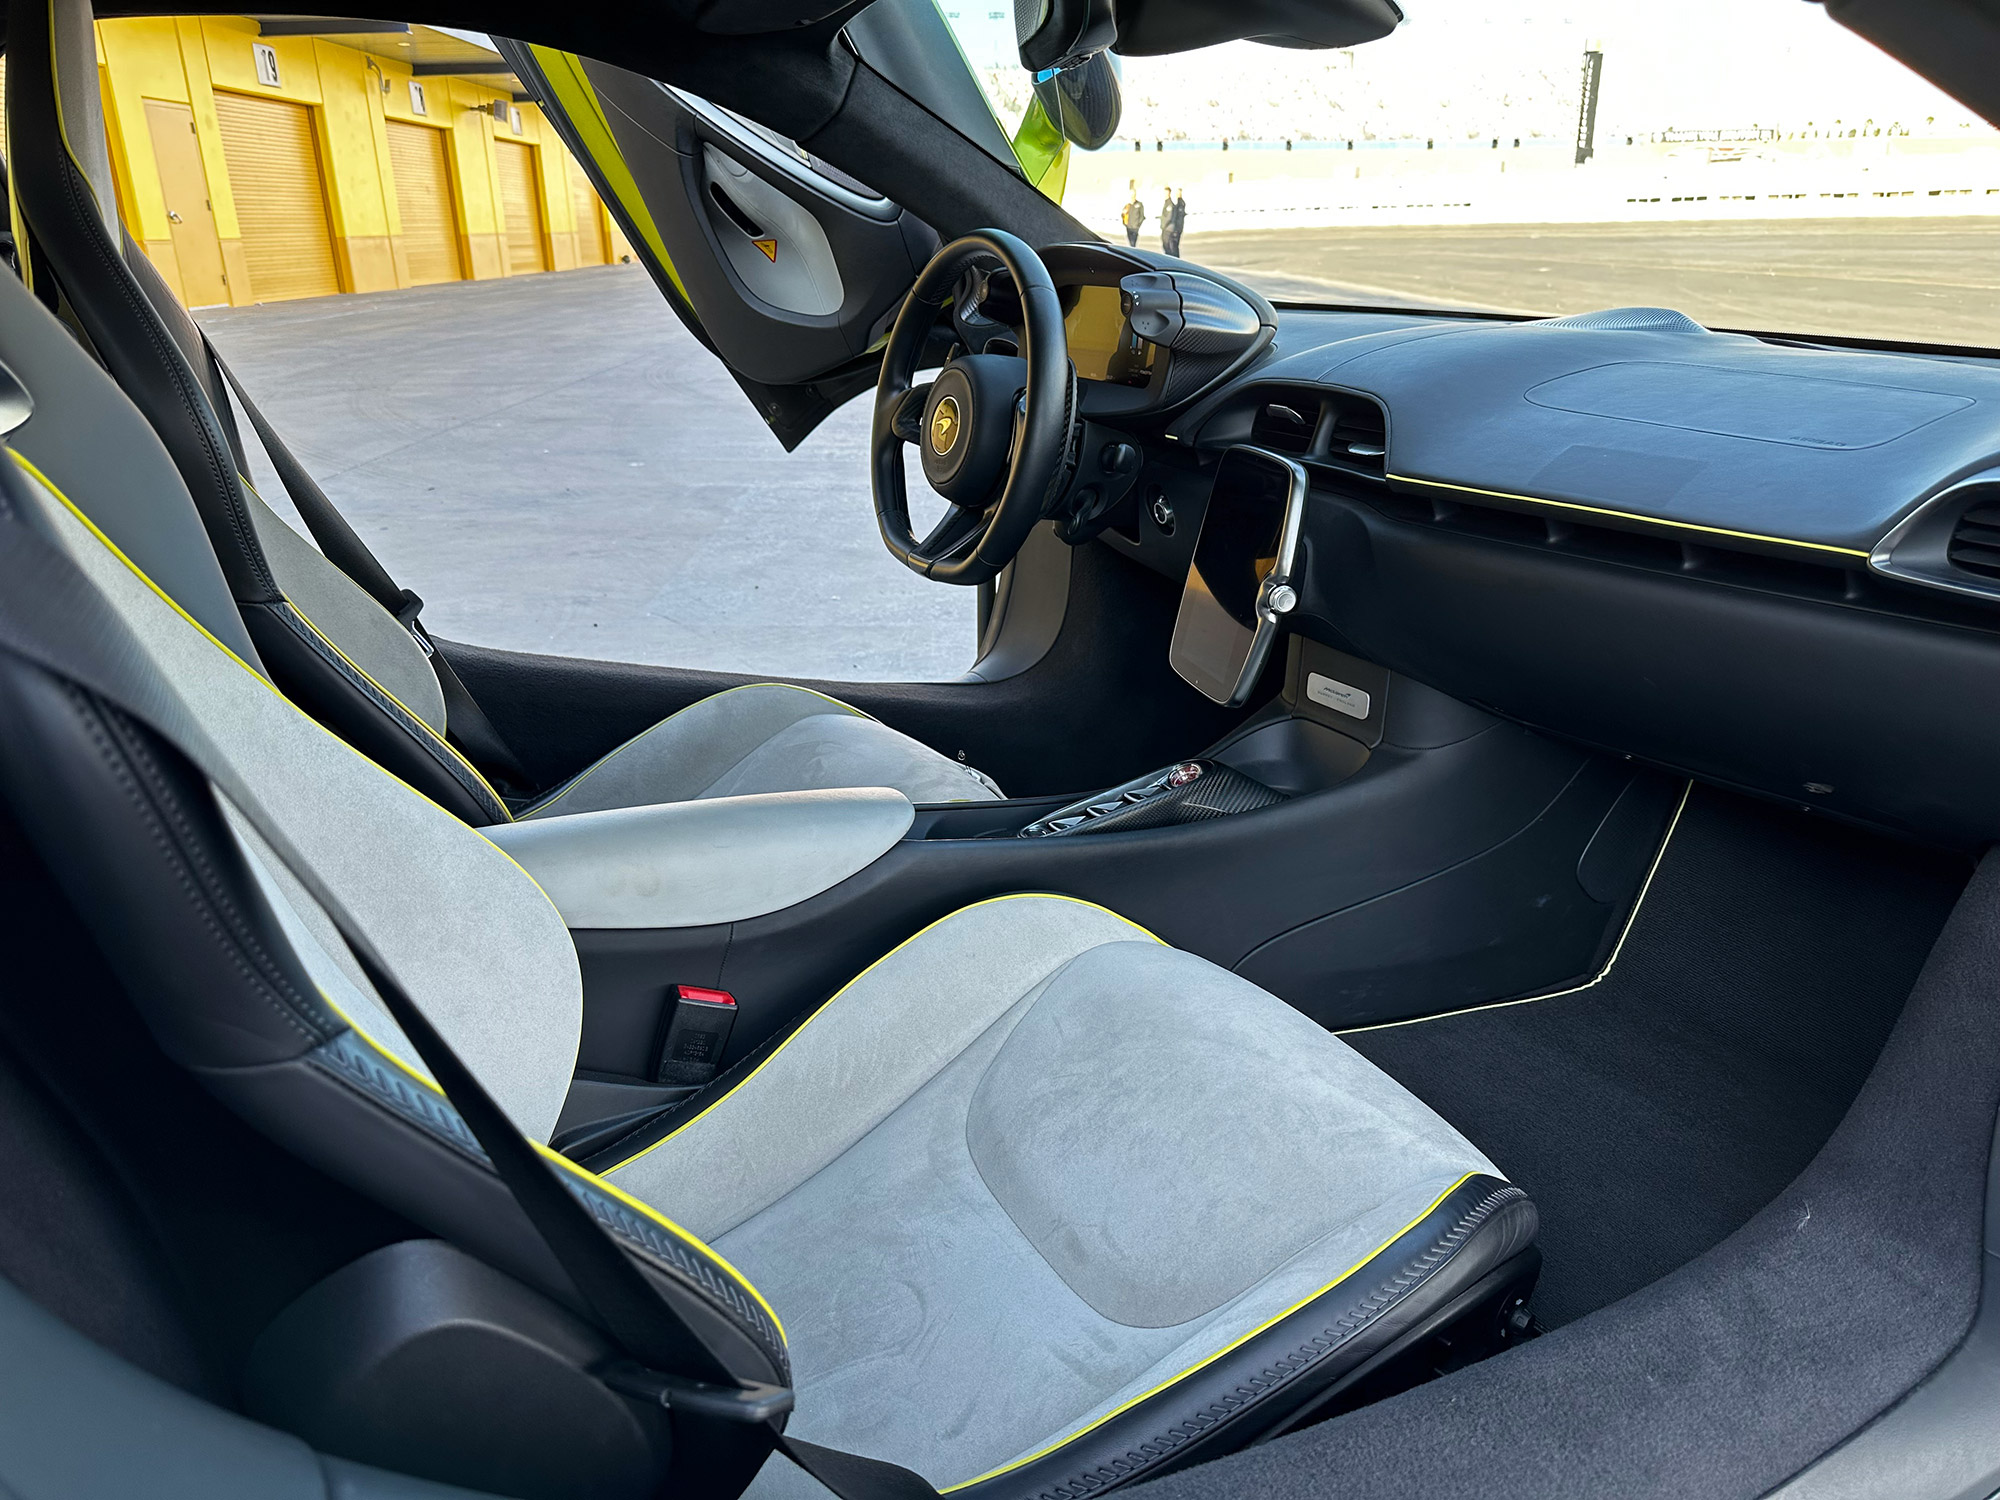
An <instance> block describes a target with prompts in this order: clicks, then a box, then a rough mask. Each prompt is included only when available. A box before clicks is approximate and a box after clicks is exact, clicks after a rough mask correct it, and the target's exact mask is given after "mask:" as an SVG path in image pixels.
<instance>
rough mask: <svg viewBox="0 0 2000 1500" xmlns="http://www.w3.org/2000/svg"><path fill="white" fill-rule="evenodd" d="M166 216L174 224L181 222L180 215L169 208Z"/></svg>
mask: <svg viewBox="0 0 2000 1500" xmlns="http://www.w3.org/2000/svg"><path fill="white" fill-rule="evenodd" d="M167 218H168V219H169V220H171V221H172V222H173V223H175V224H178V223H180V222H181V216H180V215H179V214H177V213H175V212H174V211H173V210H172V209H171V208H170V209H168V210H167Z"/></svg>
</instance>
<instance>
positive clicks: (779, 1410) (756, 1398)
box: [601, 1359, 792, 1426]
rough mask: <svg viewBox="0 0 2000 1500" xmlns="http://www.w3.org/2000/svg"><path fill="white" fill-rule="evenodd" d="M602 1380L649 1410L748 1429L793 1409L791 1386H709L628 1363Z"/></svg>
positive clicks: (617, 1366) (615, 1367) (610, 1369)
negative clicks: (657, 1408)
mask: <svg viewBox="0 0 2000 1500" xmlns="http://www.w3.org/2000/svg"><path fill="white" fill-rule="evenodd" d="M601 1378H602V1380H603V1381H604V1383H605V1384H606V1385H607V1386H609V1387H610V1388H611V1389H612V1390H614V1391H616V1392H618V1394H619V1395H621V1396H630V1397H631V1398H632V1399H633V1400H635V1401H640V1402H643V1403H644V1404H646V1405H647V1406H659V1407H662V1408H664V1409H665V1410H667V1411H680V1412H686V1413H688V1414H689V1415H690V1416H698V1417H712V1418H714V1419H716V1420H718V1421H723V1422H741V1423H743V1424H744V1425H745V1426H751V1425H754V1424H756V1423H761V1422H769V1421H771V1420H773V1419H774V1418H777V1417H782V1416H785V1415H786V1414H787V1413H789V1412H790V1411H791V1409H792V1391H791V1387H790V1386H783V1385H763V1384H761V1383H759V1382H757V1381H751V1382H748V1383H747V1384H744V1385H708V1384H706V1383H704V1382H702V1381H699V1380H686V1379H683V1378H682V1377H681V1376H679V1375H668V1374H664V1373H662V1372H661V1371H659V1370H649V1369H647V1368H646V1366H644V1365H642V1364H639V1363H637V1362H636V1361H634V1360H629V1359H621V1360H619V1361H618V1362H617V1363H616V1364H613V1365H609V1366H607V1367H606V1368H605V1370H604V1372H603V1374H602V1376H601Z"/></svg>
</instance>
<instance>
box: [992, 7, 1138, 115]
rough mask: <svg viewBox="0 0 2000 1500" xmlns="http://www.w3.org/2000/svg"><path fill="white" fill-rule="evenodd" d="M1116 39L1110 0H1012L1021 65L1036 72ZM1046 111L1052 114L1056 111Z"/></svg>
mask: <svg viewBox="0 0 2000 1500" xmlns="http://www.w3.org/2000/svg"><path fill="white" fill-rule="evenodd" d="M1117 39H1118V18H1117V15H1116V13H1115V12H1114V11H1113V10H1112V0H1014V40H1015V42H1016V43H1017V44H1018V45H1019V46H1020V49H1021V66H1022V67H1024V68H1026V69H1027V70H1028V71H1029V72H1030V73H1033V74H1036V75H1037V76H1039V75H1041V74H1042V73H1045V72H1047V71H1049V70H1050V69H1052V68H1068V67H1074V66H1075V65H1076V64H1078V63H1080V62H1082V61H1083V60H1084V59H1085V58H1087V57H1090V56H1091V55H1092V54H1094V53H1098V52H1102V51H1103V50H1104V49H1105V48H1106V47H1109V46H1110V45H1111V44H1112V43H1113V42H1115V41H1116V40H1117ZM1049 113H1050V114H1051V115H1052V116H1053V115H1054V113H1055V111H1053V110H1051V111H1049Z"/></svg>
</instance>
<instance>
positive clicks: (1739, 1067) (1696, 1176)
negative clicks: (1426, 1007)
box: [1346, 790, 1970, 1327]
mask: <svg viewBox="0 0 2000 1500" xmlns="http://www.w3.org/2000/svg"><path fill="white" fill-rule="evenodd" d="M1969 873H1970V864H1969V862H1968V861H1966V860H1963V859H1958V858H1954V857H1950V856H1945V855H1937V854H1931V853H1928V852H1925V851H1921V850H1915V849H1912V848H1910V847H1908V846H1906V845H1901V844H1896V843H1892V842H1890V841H1888V840H1885V839H1877V838H1873V837H1871V836H1869V835H1867V834H1863V833H1859V832H1856V831H1853V830H1851V829H1847V828H1844V827H1840V826H1837V825H1834V824H1832V823H1829V822H1828V821H1826V820H1825V819H1820V818H1813V817H1809V816H1806V815H1804V814H1801V813H1795V812H1790V811H1787V810H1784V809H1781V808H1774V807H1769V806H1766V805H1764V804H1761V803H1757V802H1752V801H1749V800H1747V799H1743V798H1738V797H1732V796H1729V795H1726V794H1723V793H1718V792H1712V791H1707V790H1697V791H1696V792H1695V794H1694V795H1693V797H1692V798H1691V799H1690V800H1689V802H1688V804H1687V807H1686V809H1685V810H1684V812H1683V813H1682V816H1681V819H1680V822H1679V824H1678V825H1677V826H1676V828H1675V830H1674V834H1673V837H1672V839H1671V840H1670V842H1669V844H1668V847H1667V850H1666V853H1665V855H1664V857H1663V858H1662V859H1661V861H1660V865H1659V868H1658V870H1657V872H1656V874H1655V875H1654V878H1653V882H1652V885H1651V887H1650V888H1649V889H1648V891H1647V894H1646V898H1645V901H1644V903H1643V904H1642V906H1641V908H1640V910H1639V913H1638V916H1637V918H1636V919H1635V920H1634V922H1633V924H1632V927H1631V930H1630V932H1629V933H1628V934H1627V935H1626V939H1625V943H1624V946H1623V948H1622V949H1621V950H1620V952H1619V955H1618V958H1617V961H1616V963H1615V964H1614V965H1613V966H1612V970H1611V972H1610V974H1609V975H1608V976H1607V977H1606V978H1605V979H1604V980H1603V981H1602V982H1601V983H1599V984H1596V985H1594V986H1592V987H1590V988H1588V989H1585V990H1582V991H1579V992H1577V993H1575V994H1571V995H1566V996H1561V997H1559V998H1555V999H1550V1000H1543V1001H1535V1002H1532V1003H1529V1004H1525V1005H1516V1006H1510V1007H1506V1008H1502V1009H1494V1010H1485V1011H1476V1012H1472V1013H1469V1014H1464V1015H1458V1016H1449V1017H1444V1018H1440V1019H1436V1020H1430V1021H1422V1022H1417V1023H1413V1024H1407V1025H1402V1026H1395V1027H1389V1028H1384V1029H1380V1030H1374V1031H1362V1032H1351V1033H1348V1034H1347V1037H1346V1040H1347V1041H1349V1042H1350V1043H1352V1044H1353V1045H1354V1046H1355V1047H1356V1048H1357V1049H1358V1050H1359V1051H1360V1052H1362V1053H1363V1054H1364V1055H1365V1056H1367V1057H1368V1058H1370V1059H1371V1060H1372V1061H1374V1062H1375V1063H1376V1064H1377V1065H1378V1066H1380V1067H1381V1068H1383V1069H1385V1070H1386V1071H1387V1072H1389V1073H1390V1074H1391V1075H1392V1076H1394V1077H1395V1078H1397V1079H1399V1080H1400V1081H1401V1082H1402V1083H1403V1084H1404V1085H1405V1086H1406V1087H1408V1088H1409V1089H1411V1090H1412V1091H1414V1092H1415V1093H1416V1094H1417V1095H1418V1096H1419V1097H1420V1098H1422V1099H1423V1100H1424V1101H1425V1102H1426V1103H1428V1104H1430V1105H1431V1107H1432V1108H1434V1109H1436V1110H1437V1111H1438V1113H1440V1114H1441V1115H1443V1116H1444V1117H1445V1118H1446V1119H1447V1120H1450V1121H1451V1122H1452V1123H1453V1124H1454V1125H1456V1126H1457V1127H1458V1128H1459V1129H1460V1130H1461V1131H1462V1132H1464V1134H1465V1135H1466V1136H1467V1137H1468V1138H1469V1139H1470V1140H1471V1141H1472V1142H1473V1143H1474V1144H1475V1145H1477V1146H1478V1147H1479V1148H1480V1149H1481V1150H1483V1151H1485V1152H1486V1154H1487V1155H1488V1156H1489V1157H1491V1158H1492V1159H1493V1161H1494V1162H1495V1164H1496V1165H1498V1166H1499V1168H1500V1169H1501V1171H1503V1172H1505V1173H1506V1174H1507V1176H1508V1177H1509V1178H1510V1179H1511V1180H1513V1181H1515V1182H1517V1183H1519V1184H1520V1185H1521V1186H1522V1187H1523V1188H1525V1189H1526V1190H1527V1192H1528V1194H1529V1196H1530V1197H1532V1198H1533V1199H1534V1201H1535V1204H1536V1206H1537V1208H1538V1209H1539V1210H1540V1212H1541V1217H1542V1228H1541V1234H1540V1239H1539V1243H1540V1245H1541V1247H1542V1253H1543V1256H1544V1269H1543V1273H1542V1282H1541V1286H1540V1289H1539V1291H1538V1292H1537V1295H1536V1298H1535V1308H1536V1312H1537V1315H1538V1316H1539V1317H1540V1319H1541V1320H1542V1322H1543V1323H1544V1324H1545V1325H1547V1326H1550V1327H1554V1326H1556V1325H1559V1324H1562V1323H1566V1322H1569V1321H1571V1320H1573V1319H1575V1318H1579V1317H1581V1316H1583V1315H1584V1314H1585V1313H1588V1312H1590V1311H1592V1310H1594V1309H1596V1308H1599V1307H1603V1306H1605V1305H1606V1304H1608V1303H1611V1302H1613V1301H1616V1300H1617V1299H1618V1298H1620V1297H1623V1296H1625V1295H1626V1294H1627V1293H1629V1292H1632V1291H1634V1290H1636V1289H1637V1288H1639V1287H1641V1286H1643V1285H1645V1284H1646V1283H1647V1282H1650V1281H1653V1280H1656V1279H1657V1278H1659V1277H1661V1276H1663V1275H1665V1274H1666V1273H1667V1272H1669V1271H1671V1270H1673V1269H1674V1268H1675V1267H1677V1266H1680V1265H1682V1264H1685V1263H1686V1262H1687V1261H1689V1260H1692V1259H1693V1258H1694V1257H1695V1256H1697V1255H1699V1254H1700V1253H1701V1252H1702V1251H1704V1250H1706V1249H1708V1248H1709V1247H1710V1246H1712V1245H1715V1244H1717V1243H1719V1242H1720V1241H1721V1240H1722V1239H1723V1238H1725V1237H1726V1236H1727V1235H1729V1234H1730V1233H1731V1232H1733V1231H1734V1230H1735V1229H1737V1228H1738V1227H1739V1226H1740V1225H1742V1224H1744V1223H1745V1222H1747V1221H1748V1220H1749V1219H1750V1217H1751V1215H1753V1214H1754V1213H1755V1212H1756V1211H1757V1210H1758V1209H1759V1208H1761V1207H1762V1206H1763V1205H1764V1204H1765V1203H1767V1202H1769V1201H1770V1200H1771V1199H1772V1198H1774V1197H1775V1196H1776V1195H1777V1194H1778V1192H1779V1191H1780V1190H1781V1189H1782V1188H1783V1187H1784V1186H1785V1185H1786V1183H1788V1182H1790V1181H1791V1179H1792V1178H1793V1177H1795V1176H1797V1175H1798V1173H1799V1172H1800V1171H1801V1170H1802V1169H1803V1168H1804V1167H1805V1165H1806V1163H1807V1162H1808V1161H1809V1160H1811V1158H1812V1156H1813V1154H1814V1153H1815V1152H1816V1151H1818V1149H1819V1148H1820V1146H1821V1145H1822V1144H1823V1143H1824V1142H1825V1141H1826V1139H1827V1137H1828V1136H1829V1135H1831V1134H1832V1132H1833V1128H1834V1126H1835V1125H1836V1124H1838V1123H1839V1121H1840V1118H1841V1116H1842V1115H1843V1114H1844V1113H1845V1112H1846V1110H1847V1107H1848V1105H1849V1104H1850V1103H1851V1102H1852V1101H1853V1099H1854V1096H1855V1094H1856V1092H1857V1091H1858V1090H1859V1089H1860V1087H1861V1083H1862V1080H1863V1079H1864V1078H1866V1077H1867V1075H1868V1070H1869V1069H1870V1067H1872V1066H1873V1064H1874V1062H1875V1059H1876V1056H1877V1054H1878V1053H1880V1051H1881V1050H1882V1044H1883V1041H1884V1039H1885V1038H1886V1037H1887V1036H1888V1034H1889V1029H1890V1027H1892V1026H1893V1025H1894V1024H1895V1021H1896V1017H1897V1016H1898V1014H1899V1013H1900V1012H1901V1010H1902V1007H1903V1001H1904V997H1905V996H1906V995H1907V994H1908V993H1909V991H1910V987H1911V984H1912V983H1913V982H1914V981H1915V979H1916V976H1917V971H1918V969H1919V968H1920V967H1921V966H1922V964H1923V961H1924V957H1925V955H1926V954H1927V953H1928V952H1929V951H1930V948H1931V944H1932V942H1933V941H1934V940H1935V939H1936V937H1937V935H1938V932H1939V930H1940V928H1942V926H1943V925H1944V921H1945V917H1946V916H1947V914H1948V913H1949V912H1950V910H1951V907H1952V902H1953V900H1954V899H1955V898H1956V897H1957V895H1958V893H1959V891H1960V889H1961V888H1962V887H1963V885H1964V883H1965V880H1966V877H1967V875H1968V874H1969Z"/></svg>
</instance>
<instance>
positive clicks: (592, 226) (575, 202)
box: [569, 161, 611, 266]
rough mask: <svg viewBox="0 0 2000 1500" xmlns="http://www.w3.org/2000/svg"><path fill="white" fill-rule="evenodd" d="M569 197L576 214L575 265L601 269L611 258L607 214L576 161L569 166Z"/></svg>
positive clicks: (595, 191)
mask: <svg viewBox="0 0 2000 1500" xmlns="http://www.w3.org/2000/svg"><path fill="white" fill-rule="evenodd" d="M569 195H570V203H571V206H572V208H573V209H574V211H575V213H576V263H577V264H578V265H580V266H601V265H603V264H604V263H605V262H606V261H607V260H609V259H611V257H610V255H608V254H607V253H606V252H605V248H604V214H603V211H602V210H600V209H599V208H598V206H597V190H596V189H595V188H593V187H592V186H591V185H590V179H589V178H588V177H586V176H584V175H583V168H582V167H580V166H578V165H577V164H576V163H575V162H574V161H572V162H571V163H570V164H569Z"/></svg>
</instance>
